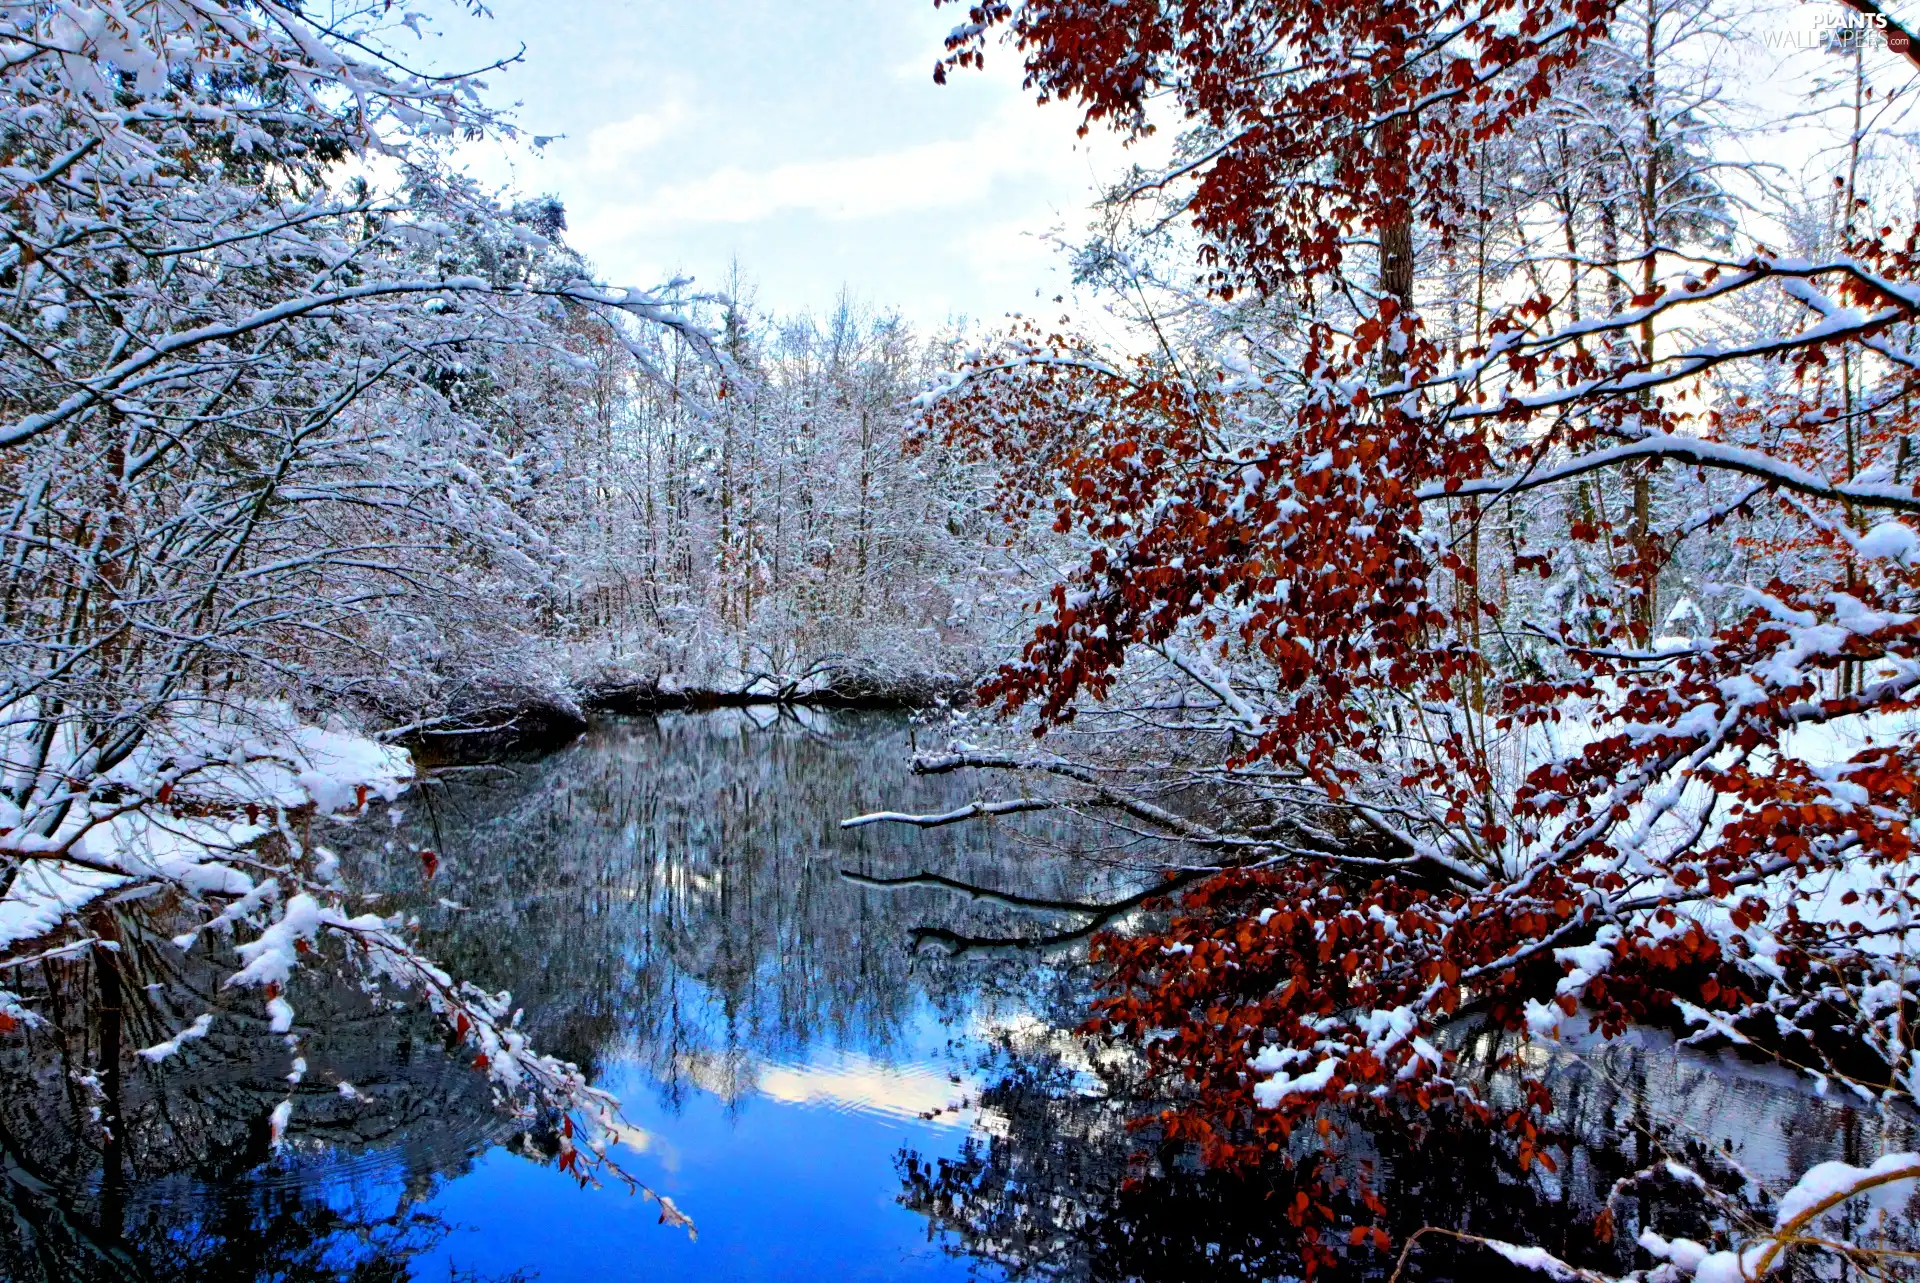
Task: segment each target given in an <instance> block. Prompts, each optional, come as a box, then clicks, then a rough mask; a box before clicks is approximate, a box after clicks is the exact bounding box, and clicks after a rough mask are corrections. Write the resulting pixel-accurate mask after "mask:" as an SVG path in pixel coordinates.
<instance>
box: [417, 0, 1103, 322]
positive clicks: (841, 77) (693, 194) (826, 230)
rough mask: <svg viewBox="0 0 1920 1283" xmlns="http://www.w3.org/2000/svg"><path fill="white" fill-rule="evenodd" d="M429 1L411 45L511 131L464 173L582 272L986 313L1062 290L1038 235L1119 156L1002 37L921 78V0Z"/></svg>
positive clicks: (944, 23) (1079, 224) (927, 23)
mask: <svg viewBox="0 0 1920 1283" xmlns="http://www.w3.org/2000/svg"><path fill="white" fill-rule="evenodd" d="M490 8H491V9H492V13H493V17H492V20H491V21H488V20H478V19H471V18H467V17H465V16H463V15H461V14H460V13H458V12H457V10H455V9H453V8H452V7H451V6H450V11H449V13H448V14H447V15H446V16H445V17H444V18H443V19H442V20H441V21H440V23H439V24H438V30H437V31H430V32H429V33H428V34H426V35H425V36H423V44H422V47H421V61H423V62H425V63H427V64H429V65H432V66H434V67H435V68H437V69H442V70H452V69H466V68H469V67H473V66H482V65H485V64H486V63H487V62H489V61H491V60H492V59H494V58H497V57H500V56H502V55H505V54H511V53H513V52H514V51H515V49H517V48H518V47H519V46H521V45H524V46H525V56H524V59H523V61H522V62H521V63H519V64H518V65H515V66H513V67H510V68H507V69H504V70H501V71H497V72H493V73H490V74H489V76H488V78H487V79H488V82H489V86H490V90H491V92H490V95H489V97H490V99H491V100H492V101H493V102H495V103H497V104H515V103H517V104H518V106H517V108H516V109H515V111H514V115H515V116H516V118H517V120H518V122H519V124H520V125H521V127H522V128H523V129H524V130H525V131H526V133H527V134H528V135H541V136H553V141H551V142H548V143H547V144H546V145H545V146H544V147H542V148H539V149H538V150H537V151H536V150H535V149H534V148H532V147H531V146H530V145H519V146H515V145H501V144H497V143H488V144H482V145H480V146H478V147H471V148H469V149H468V152H467V162H468V164H469V166H470V168H472V169H473V170H474V171H475V172H476V173H478V174H480V175H481V176H482V177H483V178H484V179H486V180H487V181H489V182H491V183H494V184H497V185H502V186H511V187H512V188H514V189H517V190H518V191H520V192H522V193H524V194H542V193H552V194H554V195H557V196H558V197H559V198H560V199H561V200H562V202H564V204H565V205H566V209H567V218H568V228H569V230H568V236H569V239H570V241H571V242H572V243H573V244H574V245H575V246H576V247H577V248H579V249H580V250H582V251H583V252H585V253H586V254H587V255H588V256H589V257H590V258H591V259H592V260H593V262H594V264H595V265H596V267H597V268H598V270H599V273H600V275H601V276H602V278H603V279H605V280H607V281H609V282H611V283H615V284H621V285H642V286H649V285H653V284H656V283H658V282H660V281H662V280H665V279H667V278H669V277H670V276H672V275H674V274H676V273H681V274H688V275H692V276H693V277H695V278H696V280H697V281H698V282H699V283H700V284H701V285H702V286H707V287H710V288H719V287H720V285H721V282H722V281H723V280H724V279H725V277H726V274H727V267H728V264H729V262H730V261H731V260H732V259H733V258H735V257H736V256H737V257H738V259H739V261H740V264H741V267H742V270H743V274H744V277H745V279H747V280H748V281H749V282H752V283H754V284H755V285H756V286H757V290H756V294H757V301H758V303H759V305H760V306H761V307H763V308H767V309H770V310H773V311H779V312H793V311H799V310H804V309H811V310H814V311H820V310H824V309H826V308H829V307H831V306H832V305H833V304H834V302H835V300H836V298H837V297H838V296H839V295H840V293H841V291H842V290H843V289H844V290H846V291H847V292H848V293H850V294H851V296H852V297H853V298H854V300H855V301H856V302H858V303H861V304H863V305H865V306H867V307H870V308H874V309H882V310H899V311H901V312H903V313H904V314H906V315H907V316H908V317H909V318H911V319H913V320H915V321H917V322H920V323H922V324H926V325H934V324H938V323H940V322H942V321H944V320H946V319H948V318H950V317H957V316H966V317H970V318H972V319H975V320H984V321H992V320H995V319H997V318H999V317H1001V316H1003V315H1005V314H1006V313H1008V312H1012V311H1031V310H1033V308H1034V307H1035V305H1036V301H1037V300H1039V299H1042V298H1044V299H1047V300H1051V298H1052V297H1053V296H1054V295H1055V294H1057V293H1061V292H1063V291H1065V290H1066V288H1067V286H1066V282H1065V279H1064V276H1063V275H1062V272H1061V265H1060V258H1059V255H1058V253H1057V251H1056V249H1055V248H1054V246H1053V244H1052V243H1051V242H1050V241H1049V240H1047V239H1046V238H1047V236H1048V234H1049V233H1051V232H1053V231H1055V230H1065V231H1067V232H1070V233H1071V232H1077V231H1079V230H1080V229H1081V228H1083V227H1084V226H1085V223H1086V212H1085V211H1086V207H1087V204H1088V201H1089V199H1090V197H1091V195H1092V193H1093V191H1094V189H1095V182H1096V175H1099V174H1103V173H1104V174H1112V173H1114V172H1117V170H1118V169H1119V167H1120V166H1121V165H1122V164H1123V163H1124V156H1123V153H1122V152H1121V149H1120V148H1119V146H1118V144H1117V143H1116V142H1115V141H1113V140H1112V139H1111V138H1109V137H1099V138H1096V139H1093V140H1091V141H1081V140H1077V139H1076V137H1075V127H1076V125H1077V124H1078V118H1077V117H1076V116H1075V115H1074V114H1073V113H1072V112H1071V111H1070V110H1069V109H1067V108H1064V107H1061V106H1058V105H1054V106H1050V107H1046V108H1042V107H1040V106H1037V105H1036V104H1035V102H1034V95H1033V94H1032V93H1030V92H1028V91H1025V90H1022V89H1021V88H1020V85H1019V77H1018V68H1017V65H1016V63H1015V60H1014V58H1013V57H1012V56H1011V55H1010V54H1009V53H1007V52H1004V51H1002V52H998V54H997V56H990V59H989V66H988V71H987V72H986V73H985V74H981V73H978V72H966V73H960V74H956V75H954V76H953V77H951V78H950V82H949V83H948V84H947V85H946V86H944V87H943V86H938V85H935V84H934V83H933V79H932V69H933V64H934V62H935V59H936V57H937V56H938V54H939V53H940V51H941V41H942V39H943V37H944V35H945V34H946V32H947V31H948V30H949V29H950V28H951V27H952V26H953V24H954V23H955V22H956V21H957V20H958V16H959V15H957V14H956V11H955V10H953V9H952V8H947V9H942V10H940V11H938V12H936V11H935V10H934V8H933V4H932V0H832V2H831V3H820V4H796V3H792V2H791V0H788V2H787V3H774V2H773V0H490Z"/></svg>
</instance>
